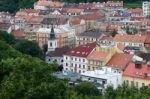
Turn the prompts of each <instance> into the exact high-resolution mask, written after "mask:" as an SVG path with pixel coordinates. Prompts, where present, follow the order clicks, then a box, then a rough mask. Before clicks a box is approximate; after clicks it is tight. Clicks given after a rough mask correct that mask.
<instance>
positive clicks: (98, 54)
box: [88, 51, 109, 61]
mask: <svg viewBox="0 0 150 99" xmlns="http://www.w3.org/2000/svg"><path fill="white" fill-rule="evenodd" d="M108 55H109V53H107V52H103V51H93V52H92V53H90V54H89V56H88V59H90V60H97V61H105V60H106V58H107V56H108Z"/></svg>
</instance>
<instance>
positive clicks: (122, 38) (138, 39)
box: [114, 34, 146, 43]
mask: <svg viewBox="0 0 150 99" xmlns="http://www.w3.org/2000/svg"><path fill="white" fill-rule="evenodd" d="M145 40H146V36H140V35H121V34H117V35H116V36H115V37H114V41H116V42H135V43H144V42H145Z"/></svg>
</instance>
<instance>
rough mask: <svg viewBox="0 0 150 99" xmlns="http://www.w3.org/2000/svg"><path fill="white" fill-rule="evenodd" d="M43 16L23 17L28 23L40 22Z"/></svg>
mask: <svg viewBox="0 0 150 99" xmlns="http://www.w3.org/2000/svg"><path fill="white" fill-rule="evenodd" d="M43 19H44V18H43V17H41V16H31V17H30V16H27V17H25V21H26V22H28V23H41V22H42V21H43Z"/></svg>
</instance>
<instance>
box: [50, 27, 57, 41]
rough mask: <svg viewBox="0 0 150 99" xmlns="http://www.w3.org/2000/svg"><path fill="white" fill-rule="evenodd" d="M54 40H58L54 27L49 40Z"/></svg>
mask: <svg viewBox="0 0 150 99" xmlns="http://www.w3.org/2000/svg"><path fill="white" fill-rule="evenodd" d="M54 39H56V35H55V32H54V27H53V25H52V28H51V32H50V35H49V40H54Z"/></svg>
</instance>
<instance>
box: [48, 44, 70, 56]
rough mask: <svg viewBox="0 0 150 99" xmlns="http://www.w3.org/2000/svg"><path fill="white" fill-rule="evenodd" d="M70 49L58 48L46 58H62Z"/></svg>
mask: <svg viewBox="0 0 150 99" xmlns="http://www.w3.org/2000/svg"><path fill="white" fill-rule="evenodd" d="M69 50H70V48H69V47H68V46H66V47H62V48H56V49H55V51H51V52H48V54H47V55H46V56H49V57H62V56H63V55H64V54H65V53H66V52H67V51H69Z"/></svg>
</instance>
